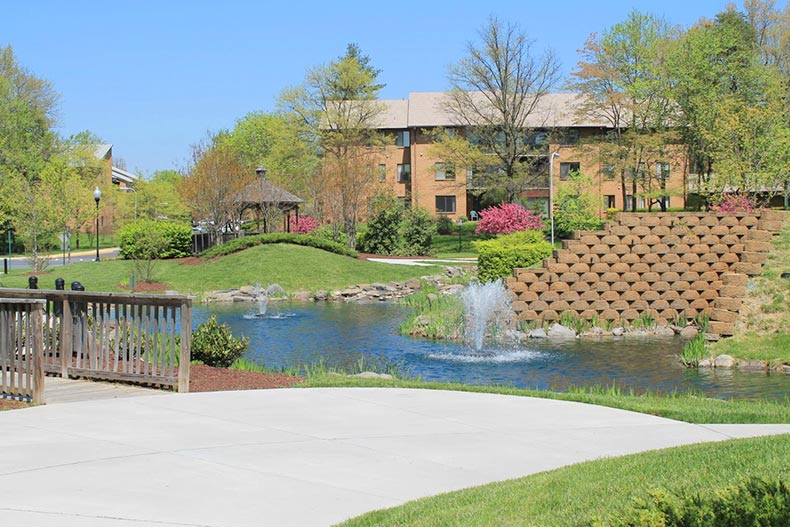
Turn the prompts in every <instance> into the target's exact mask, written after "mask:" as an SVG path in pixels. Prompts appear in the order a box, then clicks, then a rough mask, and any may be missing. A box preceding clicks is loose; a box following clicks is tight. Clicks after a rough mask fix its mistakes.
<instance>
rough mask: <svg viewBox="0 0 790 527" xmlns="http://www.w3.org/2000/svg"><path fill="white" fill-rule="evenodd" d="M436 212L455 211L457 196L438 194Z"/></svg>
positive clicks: (446, 212)
mask: <svg viewBox="0 0 790 527" xmlns="http://www.w3.org/2000/svg"><path fill="white" fill-rule="evenodd" d="M436 212H438V213H439V214H453V213H455V196H436Z"/></svg>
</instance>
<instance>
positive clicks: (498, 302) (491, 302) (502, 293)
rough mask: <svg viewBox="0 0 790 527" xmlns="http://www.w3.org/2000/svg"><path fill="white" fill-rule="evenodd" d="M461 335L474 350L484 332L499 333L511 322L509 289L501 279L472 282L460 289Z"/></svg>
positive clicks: (481, 346)
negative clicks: (462, 321) (461, 303)
mask: <svg viewBox="0 0 790 527" xmlns="http://www.w3.org/2000/svg"><path fill="white" fill-rule="evenodd" d="M461 299H462V300H463V303H464V314H465V316H464V338H465V340H466V344H467V346H469V347H470V348H471V349H473V350H474V351H480V350H482V349H483V342H484V341H485V338H486V335H502V334H503V333H504V330H505V329H506V328H507V327H508V326H509V325H511V324H512V322H513V309H512V307H511V304H510V293H508V291H507V289H506V288H505V285H504V284H503V283H502V281H501V280H497V281H495V282H486V283H483V284H481V283H472V284H469V285H468V286H467V288H466V289H464V290H463V291H462V292H461Z"/></svg>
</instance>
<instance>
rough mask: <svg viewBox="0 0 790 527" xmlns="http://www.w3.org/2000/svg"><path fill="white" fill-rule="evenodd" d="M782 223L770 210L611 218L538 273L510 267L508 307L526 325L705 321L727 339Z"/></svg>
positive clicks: (578, 238) (566, 245) (558, 253)
mask: <svg viewBox="0 0 790 527" xmlns="http://www.w3.org/2000/svg"><path fill="white" fill-rule="evenodd" d="M783 218H784V216H783V213H782V212H778V211H763V212H760V213H749V214H746V213H732V214H724V213H692V212H679V213H671V212H668V213H642V214H640V213H636V214H619V215H618V216H617V218H616V219H615V220H614V221H612V222H610V223H607V224H606V226H605V229H604V230H601V231H590V232H577V233H575V235H574V237H573V239H571V240H566V241H564V242H563V248H562V249H560V250H558V251H555V252H554V257H553V258H550V259H547V260H544V262H543V267H541V268H530V269H514V270H513V276H512V277H511V278H509V279H508V280H507V285H508V288H509V289H510V291H511V293H512V296H513V310H514V312H515V314H516V316H517V318H519V319H521V320H528V321H546V320H556V319H559V318H560V317H561V316H562V315H563V314H565V313H570V314H572V315H573V316H576V317H580V318H585V319H593V318H595V317H598V318H600V319H604V320H613V321H618V322H628V321H631V320H635V319H637V318H639V317H641V316H642V315H643V314H649V315H651V316H652V317H653V318H655V319H656V320H657V321H659V322H671V321H673V320H675V319H676V318H677V317H679V316H684V317H686V318H687V319H692V318H694V317H696V316H697V315H699V314H707V315H709V316H710V320H711V321H710V324H709V331H710V332H711V333H715V334H719V335H732V333H733V328H734V324H735V322H736V320H737V318H738V311H739V309H740V307H741V303H742V300H743V297H744V295H745V294H746V282H747V280H748V277H749V276H752V275H756V274H759V273H760V271H761V270H762V264H763V262H764V261H765V259H766V257H767V255H768V252H769V250H770V248H771V238H772V237H773V234H775V233H777V232H779V231H780V230H781V229H782V220H783Z"/></svg>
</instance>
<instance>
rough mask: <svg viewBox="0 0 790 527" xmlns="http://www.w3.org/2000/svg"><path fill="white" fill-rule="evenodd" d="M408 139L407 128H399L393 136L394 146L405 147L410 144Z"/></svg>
mask: <svg viewBox="0 0 790 527" xmlns="http://www.w3.org/2000/svg"><path fill="white" fill-rule="evenodd" d="M409 139H410V138H409V131H408V130H400V131H399V132H397V134H396V136H395V145H396V146H401V147H403V148H407V147H409V146H410V145H411V142H410V140H409Z"/></svg>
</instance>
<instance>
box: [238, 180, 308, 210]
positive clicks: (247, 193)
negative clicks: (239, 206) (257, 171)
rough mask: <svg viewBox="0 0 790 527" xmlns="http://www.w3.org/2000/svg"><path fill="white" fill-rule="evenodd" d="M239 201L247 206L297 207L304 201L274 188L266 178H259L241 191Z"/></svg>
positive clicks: (276, 187)
mask: <svg viewBox="0 0 790 527" xmlns="http://www.w3.org/2000/svg"><path fill="white" fill-rule="evenodd" d="M241 201H242V202H243V203H245V204H249V205H258V204H261V203H262V204H264V205H274V206H283V205H299V204H300V203H304V200H303V199H302V198H300V197H298V196H295V195H293V194H291V193H290V192H288V191H287V190H285V189H282V188H280V187H278V186H276V185H275V184H274V183H272V182H271V181H269V180H268V179H266V178H260V179H258V180H257V181H254V182H253V183H250V184H249V185H247V186H246V187H245V188H244V190H243V191H241Z"/></svg>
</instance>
